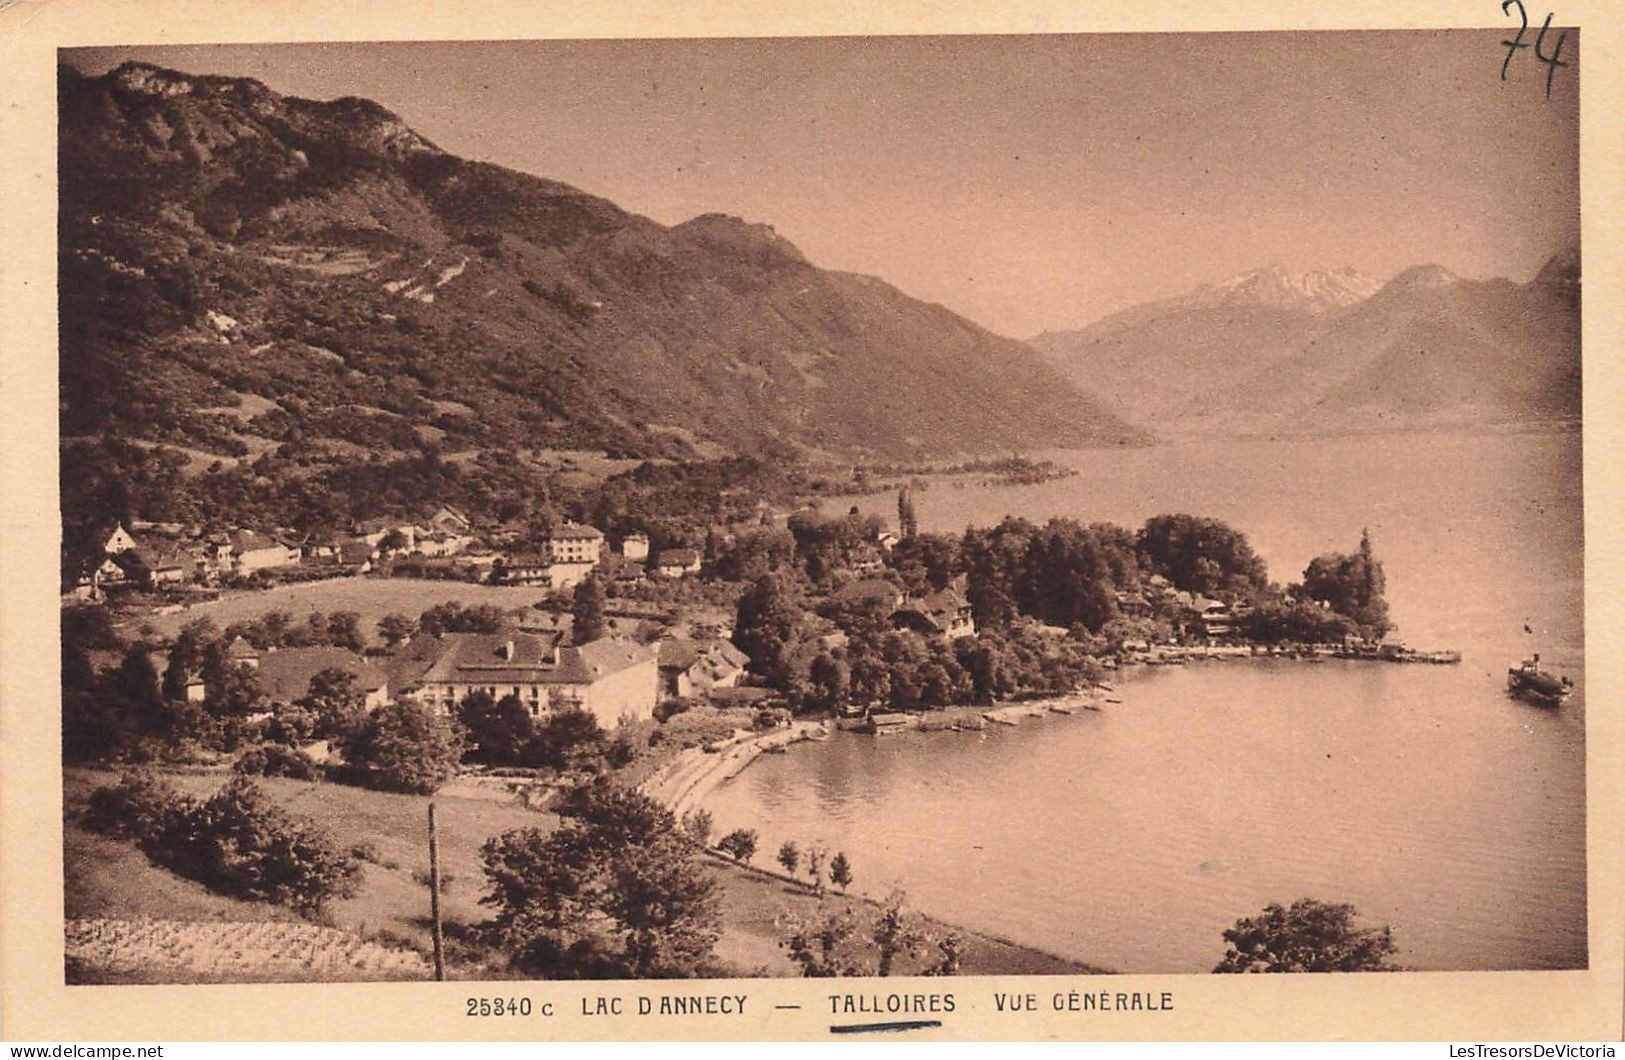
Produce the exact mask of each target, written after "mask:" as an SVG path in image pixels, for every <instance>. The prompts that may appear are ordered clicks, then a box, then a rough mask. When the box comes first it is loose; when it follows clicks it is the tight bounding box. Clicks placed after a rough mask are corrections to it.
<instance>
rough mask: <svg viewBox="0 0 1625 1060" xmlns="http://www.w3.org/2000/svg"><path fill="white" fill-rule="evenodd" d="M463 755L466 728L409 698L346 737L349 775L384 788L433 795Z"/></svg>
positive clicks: (380, 711)
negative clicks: (463, 731)
mask: <svg viewBox="0 0 1625 1060" xmlns="http://www.w3.org/2000/svg"><path fill="white" fill-rule="evenodd" d="M462 757H463V733H462V728H461V727H460V726H459V725H457V723H456V722H455V721H453V720H452V719H450V718H443V717H440V716H439V715H437V714H435V713H434V712H433V711H432V710H430V709H429V708H428V707H425V706H423V705H421V704H419V703H414V702H412V701H410V700H403V701H401V702H398V703H391V704H389V705H388V706H385V707H380V708H379V709H378V710H376V711H374V712H373V713H372V714H371V715H370V716H369V717H368V718H367V720H366V721H365V722H364V723H363V724H362V725H361V726H360V727H359V728H358V729H356V730H355V731H354V732H353V733H351V734H350V735H349V737H348V738H346V739H345V741H344V759H345V761H346V762H347V763H348V764H349V767H350V768H349V771H348V775H349V776H350V777H351V778H352V779H354V780H355V781H356V782H357V783H360V784H362V785H364V786H366V787H369V788H377V789H379V790H381V791H400V792H406V793H408V794H413V795H432V794H433V793H434V792H435V791H436V789H438V788H439V787H440V785H442V784H444V783H445V782H446V781H448V780H450V779H451V778H452V775H453V774H455V773H456V772H457V763H458V762H459V761H461V759H462Z"/></svg>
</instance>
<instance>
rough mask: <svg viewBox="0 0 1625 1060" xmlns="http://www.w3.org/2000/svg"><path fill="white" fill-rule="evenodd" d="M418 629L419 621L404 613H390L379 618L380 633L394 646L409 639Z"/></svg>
mask: <svg viewBox="0 0 1625 1060" xmlns="http://www.w3.org/2000/svg"><path fill="white" fill-rule="evenodd" d="M416 630H417V623H416V622H413V621H412V620H411V619H410V618H407V617H406V616H405V615H402V614H388V615H385V616H384V617H383V618H380V619H379V620H378V635H379V636H380V637H382V638H383V640H384V643H385V644H386V645H388V646H389V647H391V648H393V647H395V645H397V644H399V643H401V642H402V641H404V640H407V639H409V638H410V637H411V636H412V634H413V633H414V632H416Z"/></svg>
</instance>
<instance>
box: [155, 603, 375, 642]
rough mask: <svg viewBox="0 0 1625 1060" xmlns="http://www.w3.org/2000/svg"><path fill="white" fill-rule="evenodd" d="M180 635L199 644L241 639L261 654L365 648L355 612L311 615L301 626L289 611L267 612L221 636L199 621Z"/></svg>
mask: <svg viewBox="0 0 1625 1060" xmlns="http://www.w3.org/2000/svg"><path fill="white" fill-rule="evenodd" d="M187 630H190V631H191V632H189V633H188V632H186V631H187ZM182 632H183V634H185V635H186V636H187V638H188V639H189V640H191V641H195V642H199V643H207V642H209V641H215V640H221V639H223V640H225V641H226V642H227V643H229V642H231V641H233V640H235V639H236V638H238V637H242V638H243V639H244V640H246V641H247V642H248V643H250V644H252V645H254V647H256V648H259V649H260V650H261V651H266V650H268V649H271V648H311V647H333V648H345V649H348V650H350V651H361V650H363V649H364V648H365V647H366V646H367V638H366V636H365V635H364V634H363V633H362V631H361V616H360V615H359V614H357V613H356V612H354V611H334V612H333V613H331V614H323V613H322V612H320V611H312V612H311V613H310V614H309V615H307V616H305V620H304V622H295V621H294V619H293V615H292V613H290V612H288V611H267V612H265V613H264V614H262V615H260V616H259V617H258V618H256V619H253V620H252V621H248V622H233V623H232V624H231V625H229V626H227V627H226V629H225V632H224V633H223V634H222V633H218V632H217V631H216V630H215V628H214V623H213V622H211V621H210V620H209V619H207V618H199V619H194V620H193V621H192V622H190V623H188V625H187V627H186V628H185V629H183V631H182Z"/></svg>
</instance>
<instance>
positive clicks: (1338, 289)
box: [1191, 265, 1382, 313]
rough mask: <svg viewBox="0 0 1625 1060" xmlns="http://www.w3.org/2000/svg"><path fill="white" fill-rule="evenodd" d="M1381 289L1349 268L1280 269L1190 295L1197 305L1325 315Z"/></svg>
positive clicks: (1256, 271)
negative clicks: (1288, 309) (1242, 306)
mask: <svg viewBox="0 0 1625 1060" xmlns="http://www.w3.org/2000/svg"><path fill="white" fill-rule="evenodd" d="M1381 286H1382V285H1381V284H1379V283H1377V282H1376V281H1375V280H1373V279H1371V277H1369V276H1366V275H1365V274H1363V273H1361V272H1358V271H1356V270H1355V269H1350V268H1341V269H1327V270H1313V271H1310V272H1301V273H1293V272H1288V271H1287V270H1286V269H1284V268H1282V267H1280V266H1279V265H1272V266H1270V267H1268V268H1263V269H1253V270H1251V271H1248V272H1243V273H1240V274H1239V275H1236V276H1232V277H1230V278H1229V279H1228V280H1224V281H1222V282H1220V283H1215V284H1208V285H1206V286H1203V287H1199V288H1197V290H1196V291H1195V292H1194V293H1193V294H1192V295H1191V301H1192V302H1194V303H1195V304H1197V305H1204V306H1222V305H1263V306H1276V307H1281V308H1299V309H1305V310H1307V311H1309V312H1311V313H1324V312H1328V311H1330V310H1333V309H1341V308H1343V307H1344V306H1350V305H1353V304H1355V303H1356V302H1362V301H1364V300H1365V299H1367V298H1370V297H1371V296H1372V295H1373V294H1375V293H1376V292H1377V289H1378V288H1379V287H1381Z"/></svg>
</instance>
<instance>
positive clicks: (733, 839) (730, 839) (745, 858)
mask: <svg viewBox="0 0 1625 1060" xmlns="http://www.w3.org/2000/svg"><path fill="white" fill-rule="evenodd" d="M717 849H718V850H720V851H722V852H723V853H724V854H726V855H728V856H729V857H731V858H733V859H734V860H735V861H737V862H740V863H741V864H747V863H749V861H750V859H751V858H752V857H754V856H755V855H756V830H755V829H754V828H736V829H734V830H733V831H732V832H729V833H728V834H727V835H725V836H723V837H722V838H721V839H719V840H717Z"/></svg>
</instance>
